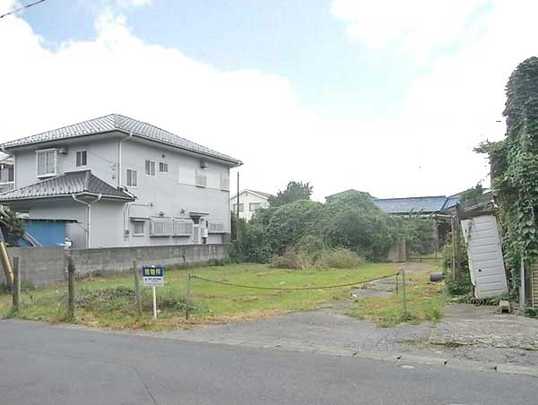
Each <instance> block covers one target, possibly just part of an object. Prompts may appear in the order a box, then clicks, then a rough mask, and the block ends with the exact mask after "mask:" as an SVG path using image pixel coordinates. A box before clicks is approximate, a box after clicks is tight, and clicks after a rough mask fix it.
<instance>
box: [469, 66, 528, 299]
mask: <svg viewBox="0 0 538 405" xmlns="http://www.w3.org/2000/svg"><path fill="white" fill-rule="evenodd" d="M503 114H504V116H505V117H506V137H505V138H504V139H503V140H502V141H499V142H488V143H485V144H482V145H480V147H479V148H477V151H478V152H485V153H487V154H488V155H489V160H490V164H491V178H492V187H493V190H494V194H495V201H496V203H497V205H498V213H499V218H500V221H501V225H502V228H503V232H504V238H503V248H504V253H505V259H506V261H507V264H508V266H509V269H510V272H511V278H512V289H513V291H514V292H519V296H520V305H522V306H525V305H531V306H537V305H538V229H537V222H536V214H537V210H538V58H537V57H531V58H528V59H526V60H525V61H523V62H522V63H521V64H519V66H518V67H517V68H516V69H515V70H514V72H513V73H512V75H511V76H510V79H509V80H508V83H507V85H506V107H505V110H504V112H503Z"/></svg>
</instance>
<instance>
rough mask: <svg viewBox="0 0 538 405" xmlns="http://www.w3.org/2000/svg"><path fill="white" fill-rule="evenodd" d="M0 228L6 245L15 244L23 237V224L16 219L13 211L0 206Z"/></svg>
mask: <svg viewBox="0 0 538 405" xmlns="http://www.w3.org/2000/svg"><path fill="white" fill-rule="evenodd" d="M0 227H1V228H2V232H3V233H4V237H5V238H6V241H7V242H8V244H10V245H13V244H15V242H16V240H17V239H19V238H22V236H23V235H24V224H23V222H22V220H21V219H20V218H17V215H16V213H15V211H12V210H11V209H9V208H8V207H6V206H0Z"/></svg>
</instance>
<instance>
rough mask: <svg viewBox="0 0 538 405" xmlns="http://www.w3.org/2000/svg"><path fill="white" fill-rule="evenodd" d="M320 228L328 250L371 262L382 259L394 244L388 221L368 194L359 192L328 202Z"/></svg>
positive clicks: (392, 229) (393, 234) (393, 230)
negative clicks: (350, 252)
mask: <svg viewBox="0 0 538 405" xmlns="http://www.w3.org/2000/svg"><path fill="white" fill-rule="evenodd" d="M321 228H322V233H323V237H324V240H325V241H326V242H327V244H328V245H329V246H333V247H345V248H347V249H350V250H353V251H354V252H356V253H357V254H359V255H361V256H364V257H366V258H367V259H370V260H375V259H384V258H385V256H386V254H387V252H388V250H389V249H390V246H391V245H392V243H393V242H394V241H395V240H396V234H395V228H394V227H393V226H392V221H391V218H390V217H389V216H388V215H387V214H385V213H384V212H383V211H381V210H380V209H379V208H378V207H377V206H376V205H375V204H374V203H373V199H372V197H371V196H370V195H369V194H368V193H363V192H359V191H353V192H348V193H345V194H343V195H341V196H337V197H335V198H334V199H331V200H330V201H329V202H328V203H327V204H326V206H325V213H324V216H323V222H322V225H321Z"/></svg>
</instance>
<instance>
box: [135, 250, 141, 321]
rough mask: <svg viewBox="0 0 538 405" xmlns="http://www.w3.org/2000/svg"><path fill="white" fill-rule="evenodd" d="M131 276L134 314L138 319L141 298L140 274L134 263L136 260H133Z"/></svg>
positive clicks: (136, 264)
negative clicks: (133, 293)
mask: <svg viewBox="0 0 538 405" xmlns="http://www.w3.org/2000/svg"><path fill="white" fill-rule="evenodd" d="M133 276H134V292H135V304H136V313H137V315H138V317H141V316H142V296H141V294H140V274H139V272H138V263H137V262H136V260H133Z"/></svg>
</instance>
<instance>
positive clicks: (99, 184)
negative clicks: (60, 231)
mask: <svg viewBox="0 0 538 405" xmlns="http://www.w3.org/2000/svg"><path fill="white" fill-rule="evenodd" d="M72 195H75V196H83V195H95V196H98V195H101V197H102V198H106V199H116V200H125V201H133V200H134V199H135V197H134V196H133V195H132V194H130V193H128V192H127V191H124V190H121V189H118V188H116V187H113V186H111V185H110V184H108V183H107V182H105V181H103V180H101V179H100V178H98V177H97V176H94V175H93V174H92V173H91V171H90V170H82V171H76V172H68V173H65V174H62V175H60V176H56V177H52V178H50V179H46V180H43V181H40V182H38V183H34V184H31V185H29V186H26V187H21V188H18V189H15V190H11V191H8V192H7V193H3V194H0V203H3V202H10V201H20V200H33V199H43V198H56V197H71V196H72Z"/></svg>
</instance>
